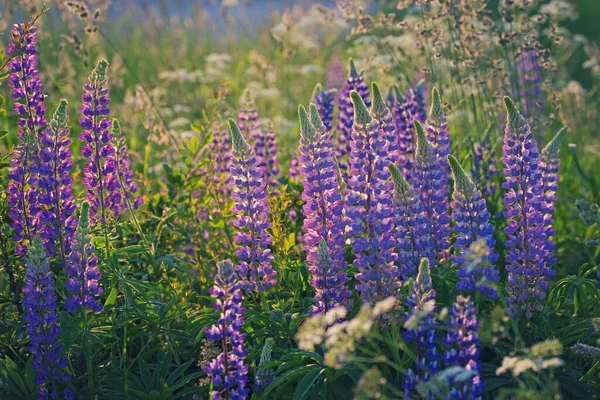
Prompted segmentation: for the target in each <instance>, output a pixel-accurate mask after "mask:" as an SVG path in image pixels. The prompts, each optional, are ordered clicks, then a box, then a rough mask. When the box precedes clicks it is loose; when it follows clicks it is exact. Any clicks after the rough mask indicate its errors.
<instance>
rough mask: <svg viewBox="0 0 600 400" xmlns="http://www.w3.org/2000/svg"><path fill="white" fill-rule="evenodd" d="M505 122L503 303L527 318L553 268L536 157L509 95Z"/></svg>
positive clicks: (528, 130) (535, 307)
mask: <svg viewBox="0 0 600 400" xmlns="http://www.w3.org/2000/svg"><path fill="white" fill-rule="evenodd" d="M504 103H505V105H506V110H507V123H506V129H505V134H504V146H503V153H504V157H503V158H502V161H503V162H504V164H505V165H506V168H504V176H505V177H506V180H505V182H504V183H503V184H502V187H503V188H504V189H505V190H506V194H505V196H504V201H503V202H504V206H505V210H504V217H505V218H506V220H507V226H506V228H505V229H504V230H505V232H506V235H507V240H506V248H507V255H506V269H507V271H508V282H507V286H506V291H507V292H508V298H507V299H506V300H507V302H508V303H509V304H510V306H511V310H512V311H513V312H514V313H516V314H524V315H525V316H526V317H527V318H531V316H532V312H533V311H541V310H542V309H543V305H542V300H543V299H545V298H546V292H547V290H548V284H549V280H550V278H552V276H554V271H553V270H552V269H551V268H549V267H548V265H547V256H548V240H547V238H546V230H545V227H544V214H543V211H544V187H543V180H542V172H541V170H540V156H539V153H538V150H537V144H536V142H535V139H534V138H533V134H532V133H531V127H530V126H529V125H528V124H527V123H526V122H525V119H524V118H523V116H522V115H521V114H520V113H519V111H518V110H517V108H516V107H515V105H514V103H513V102H512V100H511V99H510V98H509V97H505V98H504Z"/></svg>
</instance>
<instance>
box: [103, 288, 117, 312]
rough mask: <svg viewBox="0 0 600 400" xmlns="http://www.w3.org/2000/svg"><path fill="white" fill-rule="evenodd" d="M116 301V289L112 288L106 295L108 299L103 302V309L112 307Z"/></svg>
mask: <svg viewBox="0 0 600 400" xmlns="http://www.w3.org/2000/svg"><path fill="white" fill-rule="evenodd" d="M116 301H117V288H115V287H113V288H112V289H111V290H110V294H109V295H108V298H107V299H106V301H105V302H104V309H105V310H106V309H107V308H109V307H112V306H113V305H114V304H115V303H116Z"/></svg>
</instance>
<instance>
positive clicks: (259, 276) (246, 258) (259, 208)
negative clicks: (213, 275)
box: [229, 119, 277, 291]
mask: <svg viewBox="0 0 600 400" xmlns="http://www.w3.org/2000/svg"><path fill="white" fill-rule="evenodd" d="M229 128H230V130H231V142H232V148H231V169H230V172H231V182H232V186H233V187H234V189H233V193H232V197H233V199H234V200H235V206H234V208H233V212H234V213H235V214H237V217H236V221H235V223H234V225H235V227H236V228H238V231H237V232H236V234H235V240H236V242H237V243H238V248H237V250H236V255H237V256H238V257H239V259H240V261H239V264H238V266H237V271H238V273H239V275H240V278H241V280H242V287H243V288H244V289H245V290H246V291H259V290H266V289H268V288H270V287H271V286H273V285H274V284H275V283H276V282H277V278H276V277H275V276H276V275H277V272H275V271H274V270H273V267H272V266H271V263H272V262H273V255H272V254H271V250H270V249H269V248H268V247H269V245H270V244H271V242H272V241H273V238H272V237H271V236H270V235H269V232H268V229H269V228H270V226H271V224H270V222H268V216H269V204H268V201H267V200H268V199H267V191H266V182H265V178H264V175H263V170H261V169H260V168H259V167H258V164H257V161H256V156H255V155H254V151H253V150H252V149H251V148H250V146H249V145H248V142H246V139H244V137H243V136H242V133H241V132H240V129H239V128H238V126H237V124H236V123H235V121H233V120H232V119H230V120H229Z"/></svg>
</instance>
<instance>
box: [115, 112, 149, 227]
mask: <svg viewBox="0 0 600 400" xmlns="http://www.w3.org/2000/svg"><path fill="white" fill-rule="evenodd" d="M111 136H112V139H111V140H112V146H113V148H114V150H115V154H114V160H115V177H116V179H117V182H118V184H119V189H120V190H121V198H122V199H124V202H125V205H126V206H127V208H129V209H130V210H132V211H133V210H137V209H138V208H139V207H140V206H141V205H142V203H143V201H142V197H141V196H140V195H139V194H137V192H138V190H139V187H138V185H137V184H136V183H135V182H134V180H133V171H132V170H131V168H130V166H131V161H130V160H129V154H128V149H127V143H126V139H125V136H124V135H123V132H122V131H121V124H120V123H119V120H118V119H116V118H113V120H112V129H111ZM122 211H124V210H123V208H122V207H121V208H119V212H122ZM119 212H115V218H117V217H118V216H119Z"/></svg>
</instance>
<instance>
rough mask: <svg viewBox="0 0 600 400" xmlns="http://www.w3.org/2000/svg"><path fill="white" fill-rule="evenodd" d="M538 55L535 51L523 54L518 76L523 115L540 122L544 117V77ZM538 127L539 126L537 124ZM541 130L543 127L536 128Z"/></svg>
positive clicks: (520, 59) (520, 57)
mask: <svg viewBox="0 0 600 400" xmlns="http://www.w3.org/2000/svg"><path fill="white" fill-rule="evenodd" d="M541 69H542V68H541V66H540V64H539V60H538V54H537V52H536V51H535V50H527V51H523V52H521V55H520V56H519V65H518V67H517V75H518V77H519V96H520V98H521V106H522V107H523V115H524V117H525V118H527V119H530V118H531V119H535V120H538V119H539V118H540V117H541V115H542V105H543V101H542V99H543V96H542V75H541ZM536 125H538V124H536ZM536 128H537V129H538V130H540V129H541V128H542V127H541V126H536Z"/></svg>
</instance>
